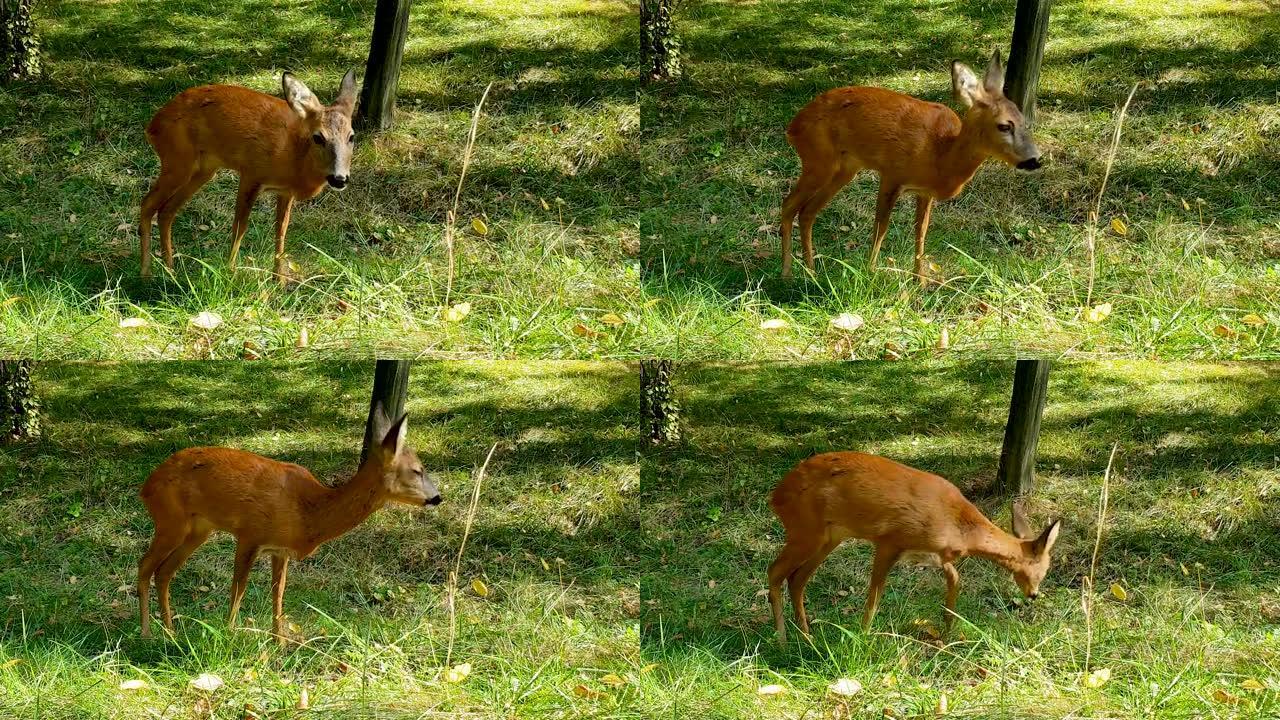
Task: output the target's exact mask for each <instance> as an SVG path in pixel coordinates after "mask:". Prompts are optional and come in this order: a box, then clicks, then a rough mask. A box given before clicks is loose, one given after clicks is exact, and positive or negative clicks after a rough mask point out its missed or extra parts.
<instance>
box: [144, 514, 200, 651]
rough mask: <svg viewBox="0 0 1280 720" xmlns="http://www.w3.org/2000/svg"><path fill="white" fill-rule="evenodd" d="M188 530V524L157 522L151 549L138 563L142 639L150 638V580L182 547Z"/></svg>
mask: <svg viewBox="0 0 1280 720" xmlns="http://www.w3.org/2000/svg"><path fill="white" fill-rule="evenodd" d="M190 529H191V527H190V525H189V524H179V523H172V524H163V523H161V522H157V523H156V533H155V535H154V536H153V537H152V538H151V547H149V548H147V552H146V553H145V554H144V555H143V556H142V559H140V560H139V561H138V611H139V612H140V613H141V615H142V637H144V638H149V637H151V578H152V576H154V575H155V574H156V569H157V568H158V567H160V565H161V564H163V563H164V561H165V560H167V559H168V558H169V556H170V555H172V554H173V553H174V552H175V551H177V549H178V548H179V547H181V546H182V542H183V540H185V539H186V537H187V534H188V533H189V532H190ZM158 589H159V588H157V590H158Z"/></svg>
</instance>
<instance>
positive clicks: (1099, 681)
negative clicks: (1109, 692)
mask: <svg viewBox="0 0 1280 720" xmlns="http://www.w3.org/2000/svg"><path fill="white" fill-rule="evenodd" d="M1110 679H1111V668H1098V669H1097V670H1094V671H1093V672H1091V673H1089V674H1088V675H1086V676H1085V678H1084V686H1085V687H1088V688H1100V687H1102V686H1103V685H1106V684H1107V681H1108V680H1110Z"/></svg>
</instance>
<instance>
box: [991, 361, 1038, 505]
mask: <svg viewBox="0 0 1280 720" xmlns="http://www.w3.org/2000/svg"><path fill="white" fill-rule="evenodd" d="M1048 394H1049V361H1048V360H1019V361H1018V364H1017V366H1016V367H1015V368H1014V371H1013V397H1012V398H1011V399H1010V400H1009V422H1008V424H1007V425H1005V429H1004V449H1002V450H1001V451H1000V470H999V473H998V474H997V482H998V483H999V485H1000V487H1001V488H1002V489H1003V490H1004V492H1006V493H1009V494H1013V495H1026V494H1027V493H1030V492H1031V491H1032V490H1034V489H1035V483H1036V476H1035V471H1036V445H1038V444H1039V442H1040V417H1041V415H1043V414H1044V401H1045V398H1046V397H1047V396H1048Z"/></svg>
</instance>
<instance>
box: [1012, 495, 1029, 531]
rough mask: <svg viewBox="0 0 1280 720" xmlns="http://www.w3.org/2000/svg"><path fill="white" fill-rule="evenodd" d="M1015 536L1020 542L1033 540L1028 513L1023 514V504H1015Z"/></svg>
mask: <svg viewBox="0 0 1280 720" xmlns="http://www.w3.org/2000/svg"><path fill="white" fill-rule="evenodd" d="M1013 534H1014V537H1017V538H1018V539H1019V540H1030V539H1031V523H1029V522H1027V515H1026V513H1024V512H1022V504H1021V503H1018V502H1016V501H1015V502H1014V503H1013Z"/></svg>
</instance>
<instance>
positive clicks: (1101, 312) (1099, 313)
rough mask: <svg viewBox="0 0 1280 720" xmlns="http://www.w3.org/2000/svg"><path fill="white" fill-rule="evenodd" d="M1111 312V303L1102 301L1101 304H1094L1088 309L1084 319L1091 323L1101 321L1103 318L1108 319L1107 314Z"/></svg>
mask: <svg viewBox="0 0 1280 720" xmlns="http://www.w3.org/2000/svg"><path fill="white" fill-rule="evenodd" d="M1110 314H1111V303H1102V304H1100V305H1094V306H1093V307H1091V308H1089V309H1088V310H1086V311H1085V313H1084V319H1085V320H1087V321H1089V322H1091V323H1100V322H1102V321H1103V320H1106V319H1107V316H1108V315H1110Z"/></svg>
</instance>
